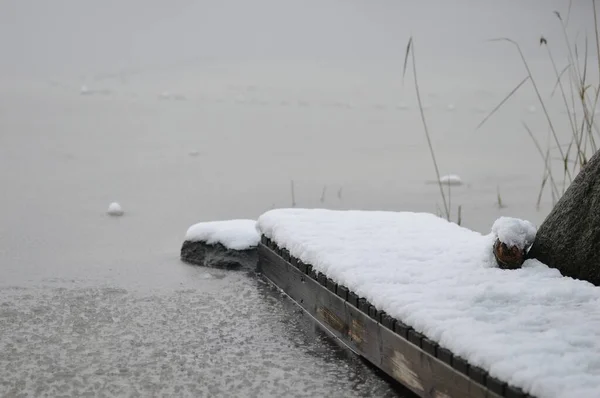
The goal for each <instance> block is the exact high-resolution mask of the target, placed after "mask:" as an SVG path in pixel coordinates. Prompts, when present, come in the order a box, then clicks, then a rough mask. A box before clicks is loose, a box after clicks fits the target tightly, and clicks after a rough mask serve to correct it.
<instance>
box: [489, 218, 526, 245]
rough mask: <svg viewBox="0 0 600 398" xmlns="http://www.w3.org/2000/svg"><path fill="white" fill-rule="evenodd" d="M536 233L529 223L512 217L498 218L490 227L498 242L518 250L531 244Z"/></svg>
mask: <svg viewBox="0 0 600 398" xmlns="http://www.w3.org/2000/svg"><path fill="white" fill-rule="evenodd" d="M536 232H537V230H536V228H535V226H534V225H533V224H532V223H531V222H529V221H526V220H521V219H518V218H513V217H500V218H499V219H497V220H496V221H495V222H494V225H493V226H492V233H493V234H494V236H495V237H496V238H498V240H499V241H500V242H502V243H504V244H505V245H507V246H509V247H517V248H519V249H520V250H524V249H526V248H528V247H529V246H531V245H532V244H533V240H534V239H535V234H536Z"/></svg>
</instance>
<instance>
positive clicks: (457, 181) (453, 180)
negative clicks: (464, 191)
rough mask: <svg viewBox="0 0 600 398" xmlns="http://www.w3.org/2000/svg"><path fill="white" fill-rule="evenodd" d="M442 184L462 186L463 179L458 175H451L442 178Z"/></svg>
mask: <svg viewBox="0 0 600 398" xmlns="http://www.w3.org/2000/svg"><path fill="white" fill-rule="evenodd" d="M440 182H441V183H442V184H446V185H462V183H463V182H462V179H461V178H460V177H459V176H457V175H456V174H449V175H446V176H443V177H440Z"/></svg>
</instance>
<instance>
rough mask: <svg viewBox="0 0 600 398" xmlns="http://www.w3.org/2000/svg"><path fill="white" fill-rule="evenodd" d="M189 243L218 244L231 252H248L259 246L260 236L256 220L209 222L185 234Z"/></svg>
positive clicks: (192, 227)
mask: <svg viewBox="0 0 600 398" xmlns="http://www.w3.org/2000/svg"><path fill="white" fill-rule="evenodd" d="M185 240H186V241H189V242H204V243H207V244H209V245H216V244H218V243H220V244H222V245H223V246H225V247H226V248H227V249H231V250H247V249H251V248H253V247H256V246H258V242H259V241H260V235H259V233H258V231H257V229H256V221H255V220H227V221H209V222H201V223H198V224H194V225H192V226H191V227H190V228H189V229H188V230H187V233H186V234H185Z"/></svg>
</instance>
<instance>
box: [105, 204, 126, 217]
mask: <svg viewBox="0 0 600 398" xmlns="http://www.w3.org/2000/svg"><path fill="white" fill-rule="evenodd" d="M106 213H107V214H108V215H109V216H117V217H118V216H122V215H123V214H125V212H124V211H123V208H122V207H121V205H120V204H119V203H117V202H112V203H111V204H110V205H109V206H108V210H107V211H106Z"/></svg>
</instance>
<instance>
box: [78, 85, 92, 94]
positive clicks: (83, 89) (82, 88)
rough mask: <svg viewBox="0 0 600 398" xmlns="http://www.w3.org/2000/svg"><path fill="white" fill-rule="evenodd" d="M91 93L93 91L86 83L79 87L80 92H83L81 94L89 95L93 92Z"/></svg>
mask: <svg viewBox="0 0 600 398" xmlns="http://www.w3.org/2000/svg"><path fill="white" fill-rule="evenodd" d="M91 93H92V92H91V91H90V89H89V88H88V86H86V85H83V86H81V87H80V88H79V94H81V95H89V94H91Z"/></svg>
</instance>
